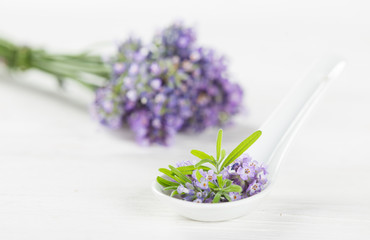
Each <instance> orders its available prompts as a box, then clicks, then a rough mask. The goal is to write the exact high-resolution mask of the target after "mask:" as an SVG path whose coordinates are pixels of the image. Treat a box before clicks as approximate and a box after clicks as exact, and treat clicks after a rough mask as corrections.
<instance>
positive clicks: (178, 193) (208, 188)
mask: <svg viewBox="0 0 370 240" xmlns="http://www.w3.org/2000/svg"><path fill="white" fill-rule="evenodd" d="M261 134H262V132H261V131H256V132H255V133H253V134H252V135H251V136H249V137H248V138H246V139H245V140H244V141H243V142H241V143H240V144H239V145H238V146H237V147H236V148H235V149H234V150H233V151H232V152H231V153H230V154H229V155H228V156H227V157H226V152H225V150H224V149H222V148H221V142H222V130H221V129H220V130H219V131H218V135H217V144H216V158H215V157H213V156H211V155H209V154H207V153H205V152H202V151H199V150H192V151H191V153H192V154H193V155H194V156H196V157H198V158H199V159H200V160H199V161H198V162H197V163H194V162H191V161H186V162H180V163H178V164H177V165H178V167H177V168H175V167H173V166H171V165H169V169H165V168H160V169H159V171H160V172H161V173H163V174H165V176H164V177H160V176H158V177H157V182H158V183H159V184H160V185H162V186H163V189H164V190H169V191H171V194H170V196H171V197H178V198H180V199H183V200H186V201H193V202H197V203H201V202H205V203H218V202H227V201H235V200H240V199H243V198H247V197H250V196H252V195H254V194H256V193H258V192H260V191H262V190H263V188H264V186H265V185H266V183H267V171H266V168H265V167H264V166H263V165H261V164H259V163H258V162H257V161H255V160H253V159H252V158H251V157H250V156H249V155H247V154H245V153H244V152H245V151H246V150H247V149H248V148H249V147H250V146H251V145H252V144H253V143H254V142H255V141H257V139H258V138H259V137H260V136H261ZM204 164H208V165H211V166H212V168H210V167H208V166H206V165H204Z"/></svg>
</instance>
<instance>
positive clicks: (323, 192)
mask: <svg viewBox="0 0 370 240" xmlns="http://www.w3.org/2000/svg"><path fill="white" fill-rule="evenodd" d="M65 2H66V1H63V3H62V2H61V1H60V2H58V3H56V5H53V4H51V3H49V2H43V1H40V0H39V2H37V3H34V4H35V5H30V3H28V2H22V4H23V6H24V7H25V9H27V10H20V9H18V8H17V9H18V10H17V11H18V12H17V13H14V11H13V12H12V10H14V9H16V7H17V6H18V4H19V3H17V2H13V1H8V3H7V4H5V5H4V8H3V6H2V7H1V10H0V34H5V33H8V35H10V36H13V38H14V39H17V40H19V41H21V40H22V39H23V40H24V41H26V42H30V43H40V44H42V43H45V44H47V46H49V47H51V46H53V45H54V48H53V50H63V49H64V50H65V49H73V48H76V49H81V48H82V46H84V45H85V43H92V42H94V41H95V39H96V40H100V39H112V38H114V37H116V36H117V35H115V34H117V31H118V30H117V28H118V27H119V26H120V24H118V23H117V22H116V21H118V20H119V19H121V20H122V21H123V22H124V23H125V24H122V29H124V30H122V31H127V32H129V31H130V30H133V29H137V31H136V30H135V31H136V32H138V35H139V34H141V33H142V34H143V35H145V36H149V35H150V34H151V32H152V30H150V29H153V28H154V27H160V26H161V25H163V24H165V23H167V22H169V20H170V19H173V18H174V17H177V18H178V17H181V18H183V19H185V20H186V21H187V22H190V23H192V22H196V23H198V30H199V32H200V35H201V37H200V40H201V41H202V42H206V43H207V44H212V46H214V47H216V48H218V49H220V51H222V52H225V53H227V54H228V55H229V56H230V57H231V60H232V61H231V70H232V72H233V74H234V76H235V78H237V79H239V81H240V83H241V84H242V85H243V86H244V88H245V89H246V101H245V104H246V106H247V107H248V115H240V116H239V117H238V118H237V120H236V124H235V126H234V127H230V128H228V129H226V130H225V133H224V137H225V141H228V142H227V144H226V146H225V147H226V148H227V149H229V150H230V149H231V148H232V147H234V146H235V145H236V144H237V143H238V141H240V140H241V139H243V138H244V137H245V136H247V135H248V134H250V133H251V132H252V131H254V130H255V129H257V128H258V126H259V125H260V124H261V123H262V122H263V120H264V119H265V118H266V117H267V116H268V114H269V113H270V112H271V111H272V110H273V108H274V107H275V106H276V105H277V103H278V101H280V100H281V98H282V97H283V96H284V94H285V93H286V92H287V91H288V88H289V87H290V86H291V85H292V84H293V83H294V82H295V81H296V80H297V79H298V78H299V77H300V76H302V74H303V73H304V71H305V70H306V69H307V66H308V65H309V64H310V62H311V61H312V60H313V59H314V57H315V56H317V55H318V54H319V53H321V52H323V51H324V50H327V49H328V48H330V49H332V50H333V51H335V52H339V53H341V54H342V55H344V56H346V58H347V59H348V60H349V65H348V68H347V69H346V71H345V72H344V74H343V75H342V76H341V78H340V79H339V80H338V81H337V82H336V83H335V84H333V85H332V87H331V88H330V89H329V91H328V92H327V94H326V95H325V97H323V98H322V99H321V101H320V104H319V106H318V107H317V108H316V109H315V110H314V111H313V113H312V116H311V117H310V118H309V119H308V121H307V122H306V123H305V124H304V126H303V128H302V129H301V131H300V132H299V134H298V135H297V137H296V139H295V142H294V143H293V144H292V146H291V148H290V151H289V152H288V154H287V155H286V158H285V160H284V163H283V166H282V167H281V172H280V175H279V177H278V181H277V184H276V185H275V188H274V189H273V191H272V193H271V194H270V195H269V197H268V199H266V201H265V202H264V203H263V204H261V205H260V207H259V208H258V209H256V211H254V212H252V213H251V214H250V215H248V216H245V217H243V218H239V219H235V220H232V221H228V222H219V223H202V222H195V221H191V220H188V219H185V218H183V217H181V216H178V215H176V214H175V213H173V212H172V211H171V210H170V209H168V208H167V206H165V205H163V204H162V203H161V202H159V201H158V200H157V199H155V197H154V196H153V195H152V193H151V191H150V184H151V182H152V181H153V180H154V179H155V176H156V175H157V174H158V172H157V169H158V168H159V167H163V166H166V165H168V164H169V163H174V162H175V161H179V160H183V159H188V158H190V157H191V156H190V154H189V150H190V149H192V148H203V149H205V150H207V151H213V149H214V143H215V134H216V130H215V129H212V130H209V131H207V132H205V133H202V134H201V135H199V136H194V135H179V136H178V137H177V141H176V143H175V145H173V146H172V147H171V148H163V147H158V146H157V147H151V148H141V147H138V146H137V145H136V144H135V143H134V142H133V141H132V135H131V134H130V133H129V132H128V131H127V130H122V131H120V132H117V133H112V132H110V131H108V130H106V129H104V128H102V127H101V126H99V125H97V124H96V123H95V122H93V121H92V120H91V119H90V116H89V114H88V110H87V108H88V105H89V102H90V101H91V99H92V96H91V95H90V94H88V93H87V92H86V91H85V90H84V89H82V88H80V87H79V86H77V85H73V84H72V85H70V86H69V88H68V90H67V91H66V92H61V91H60V90H58V89H57V87H56V84H55V82H54V81H53V79H51V78H49V77H48V76H45V75H42V74H39V73H36V72H31V73H27V74H17V75H14V76H12V77H11V76H9V75H8V74H7V73H6V72H5V71H4V70H1V71H0V239H1V240H13V239H17V240H18V239H27V240H29V239H37V240H42V239H48V240H49V239H53V240H58V239H79V240H80V239H98V240H101V239H191V238H194V239H370V190H369V185H370V174H369V173H370V157H369V156H370V151H369V149H370V148H369V144H370V113H369V109H370V106H369V105H370V94H369V93H370V80H369V79H370V74H369V71H368V69H369V66H370V60H369V59H370V32H369V22H370V21H369V17H368V16H367V17H365V15H364V14H365V13H366V7H367V6H365V5H366V4H365V3H364V4H363V5H361V4H357V5H356V3H353V4H352V5H351V4H350V2H349V1H348V2H347V1H339V2H338V1H335V7H332V4H333V2H331V1H330V2H329V1H327V2H324V3H322V1H320V2H317V3H315V2H312V3H310V4H308V3H307V5H299V4H298V3H297V4H296V5H291V4H293V3H290V5H288V4H287V3H286V4H282V5H280V4H277V3H274V1H270V2H269V4H267V5H262V3H253V4H254V5H253V4H252V5H251V4H249V5H248V4H245V3H244V1H243V2H242V1H240V2H239V1H235V3H233V5H230V6H227V7H226V13H225V14H228V15H227V16H229V18H228V20H225V19H224V20H222V19H220V18H219V14H221V12H222V11H223V7H224V5H223V4H222V3H221V2H216V3H215V5H214V7H215V10H214V12H209V13H208V14H206V13H205V9H207V6H208V5H207V4H209V2H208V3H198V2H197V4H200V5H199V7H194V4H195V2H194V3H193V2H189V1H187V2H186V3H187V4H185V3H184V8H185V10H186V11H191V10H194V13H193V14H192V15H191V16H187V15H185V14H184V13H183V11H182V10H181V9H179V8H178V6H177V5H176V4H174V3H171V2H166V3H163V2H159V3H157V1H153V2H155V3H148V2H147V3H145V6H147V7H143V8H140V6H142V5H143V4H144V3H142V2H141V1H138V2H135V3H134V2H127V3H121V2H120V1H119V2H116V1H110V2H109V3H106V5H105V6H106V7H107V8H106V10H107V11H106V12H104V13H101V14H102V15H103V16H105V17H101V16H99V17H97V12H98V9H100V5H99V4H97V3H96V2H93V3H91V4H90V5H89V9H90V10H92V12H91V13H90V12H86V13H85V12H84V14H85V16H84V17H85V18H86V19H87V20H88V21H89V22H90V23H91V24H92V25H94V24H95V25H96V26H99V27H97V28H92V27H87V26H85V25H83V23H82V22H80V21H78V19H79V18H78V16H80V15H79V14H80V12H79V11H82V9H84V8H85V4H83V3H74V4H75V5H74V6H75V8H73V9H69V8H68V7H67V5H68V4H71V2H68V1H67V3H65ZM105 2H106V1H105ZM351 2H352V1H351ZM38 4H44V5H43V6H44V10H42V9H41V8H39V7H38V6H40V5H38ZM64 4H66V5H64ZM120 4H121V5H120ZM150 4H153V5H150ZM161 4H167V5H168V6H167V5H166V6H167V7H169V9H171V10H168V9H167V10H166V9H162V8H160V7H158V6H159V5H161ZM243 4H245V5H243ZM265 4H266V3H265ZM117 6H121V8H127V9H128V10H127V12H125V14H122V15H121V18H118V17H117V14H119V13H121V12H120V10H119V9H120V8H118V7H117ZM197 6H198V5H197ZM153 8H155V9H158V11H157V12H155V11H153V10H152V9H153ZM45 9H46V10H47V11H46V10H45ZM76 9H77V10H76ZM93 10H95V11H93ZM68 11H69V13H70V14H71V17H70V18H68V19H63V21H62V20H61V17H63V16H65V14H64V13H65V12H68ZM139 12H140V13H142V14H143V15H145V16H146V17H145V19H146V20H145V19H143V17H142V16H141V17H140V16H138V13H139ZM35 13H36V14H35ZM165 13H168V15H165ZM328 13H330V14H331V15H328ZM12 14H16V15H15V18H14V19H13V20H12V21H6V20H7V19H8V20H9V19H11V18H12V16H13V15H12ZM158 14H159V15H160V17H158ZM31 15H32V16H35V17H34V18H30V16H31ZM17 16H18V17H17ZM20 16H23V17H24V16H26V17H28V22H27V24H29V25H27V24H26V25H24V23H25V22H24V21H23V20H22V19H20V18H19V17H20ZM261 16H262V17H261ZM329 16H330V17H329ZM13 17H14V16H13ZM44 17H48V19H49V21H48V22H49V23H48V24H49V25H46V26H47V28H48V29H49V28H50V29H49V30H48V33H45V25H40V24H38V23H41V22H43V23H44V20H43V18H44ZM156 17H158V18H156ZM262 18H263V19H262ZM149 19H154V20H153V21H149ZM349 19H350V20H349ZM126 20H127V21H128V20H132V21H130V23H131V22H132V26H130V25H129V24H128V23H126V22H127V21H126ZM73 23H76V24H73ZM110 23H112V24H111V25H110ZM22 24H23V25H22ZM63 24H67V25H68V24H69V25H68V26H70V28H67V29H65V30H64V31H65V33H61V31H63V30H61V29H59V30H57V29H55V28H59V27H61V26H64V25H63ZM102 25H104V27H100V26H102ZM30 26H32V28H31V27H30ZM53 26H54V27H55V28H53ZM82 26H84V35H83V36H81V35H80V34H78V33H79V31H81V27H82ZM228 26H232V27H228ZM31 33H32V34H31ZM74 34H77V35H75V38H74V39H73V40H71V38H70V37H68V35H69V36H72V35H74ZM119 34H121V32H120V33H119ZM125 34H126V33H125V32H123V33H122V34H121V35H122V36H124V35H125ZM65 35H67V36H65ZM61 36H65V37H64V39H63V38H61ZM101 36H104V37H101ZM27 39H29V40H28V41H27ZM92 39H93V40H92Z"/></svg>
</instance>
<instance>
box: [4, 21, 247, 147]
mask: <svg viewBox="0 0 370 240" xmlns="http://www.w3.org/2000/svg"><path fill="white" fill-rule="evenodd" d="M1 59H2V60H3V61H4V62H5V64H6V65H7V66H8V67H9V68H10V69H13V70H27V69H30V68H36V69H39V70H41V71H44V72H47V73H49V74H51V75H53V76H55V77H56V78H57V79H58V80H59V82H60V83H63V82H64V81H65V80H66V79H69V80H75V81H77V82H79V83H81V84H82V85H83V86H85V87H87V88H88V89H89V90H92V91H94V92H95V100H94V102H93V106H92V113H93V116H94V118H95V119H97V121H99V122H100V123H101V124H103V125H104V126H107V127H109V128H111V129H118V128H121V127H123V126H128V127H129V128H130V129H131V130H132V131H133V132H134V135H135V138H136V140H137V142H138V143H140V144H142V145H149V144H152V143H158V144H162V145H169V144H170V143H171V141H172V140H173V138H174V136H175V135H176V133H178V132H184V131H192V132H200V131H202V130H204V129H206V128H208V127H212V126H217V125H224V124H225V123H228V122H229V120H230V118H231V116H233V115H235V114H236V113H238V112H239V111H240V108H241V102H242V97H243V92H242V90H241V88H240V86H239V85H238V84H235V83H232V82H231V81H230V80H229V77H228V72H227V66H226V64H225V61H224V58H223V57H219V56H218V55H217V54H216V53H215V52H214V51H213V50H212V49H207V48H204V47H200V46H198V45H197V44H196V34H195V32H194V30H193V29H191V28H187V27H185V26H183V25H182V24H178V23H176V24H173V25H171V26H169V27H167V28H165V29H164V30H163V31H161V32H159V33H158V34H156V35H155V36H154V37H153V38H152V41H150V43H149V44H143V43H142V41H141V40H140V39H135V38H129V39H128V40H126V41H124V42H123V43H122V44H120V45H119V46H118V49H117V53H116V54H115V55H114V56H111V57H110V58H109V60H107V61H102V58H101V57H100V56H94V55H90V54H78V55H61V54H50V53H47V52H45V51H44V50H38V49H31V48H29V47H19V46H17V45H15V44H13V43H10V42H8V41H5V40H2V39H0V60H1ZM89 75H92V76H95V77H99V78H100V79H101V80H102V81H99V82H98V83H97V81H91V80H90V79H91V78H88V77H87V76H89Z"/></svg>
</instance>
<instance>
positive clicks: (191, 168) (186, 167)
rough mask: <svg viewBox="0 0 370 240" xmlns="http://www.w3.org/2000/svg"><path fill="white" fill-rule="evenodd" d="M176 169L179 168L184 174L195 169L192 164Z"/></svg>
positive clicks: (188, 173) (190, 172) (189, 173)
mask: <svg viewBox="0 0 370 240" xmlns="http://www.w3.org/2000/svg"><path fill="white" fill-rule="evenodd" d="M177 170H179V171H180V172H181V173H182V174H184V175H191V174H192V173H193V171H194V170H195V167H194V165H190V166H183V167H178V168H177Z"/></svg>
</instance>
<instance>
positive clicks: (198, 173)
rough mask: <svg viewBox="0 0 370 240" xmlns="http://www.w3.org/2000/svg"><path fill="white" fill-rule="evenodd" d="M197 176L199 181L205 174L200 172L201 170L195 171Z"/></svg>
mask: <svg viewBox="0 0 370 240" xmlns="http://www.w3.org/2000/svg"><path fill="white" fill-rule="evenodd" d="M195 176H196V177H197V179H198V181H199V182H200V179H201V178H202V177H203V175H202V174H201V173H200V172H199V170H197V171H196V172H195Z"/></svg>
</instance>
